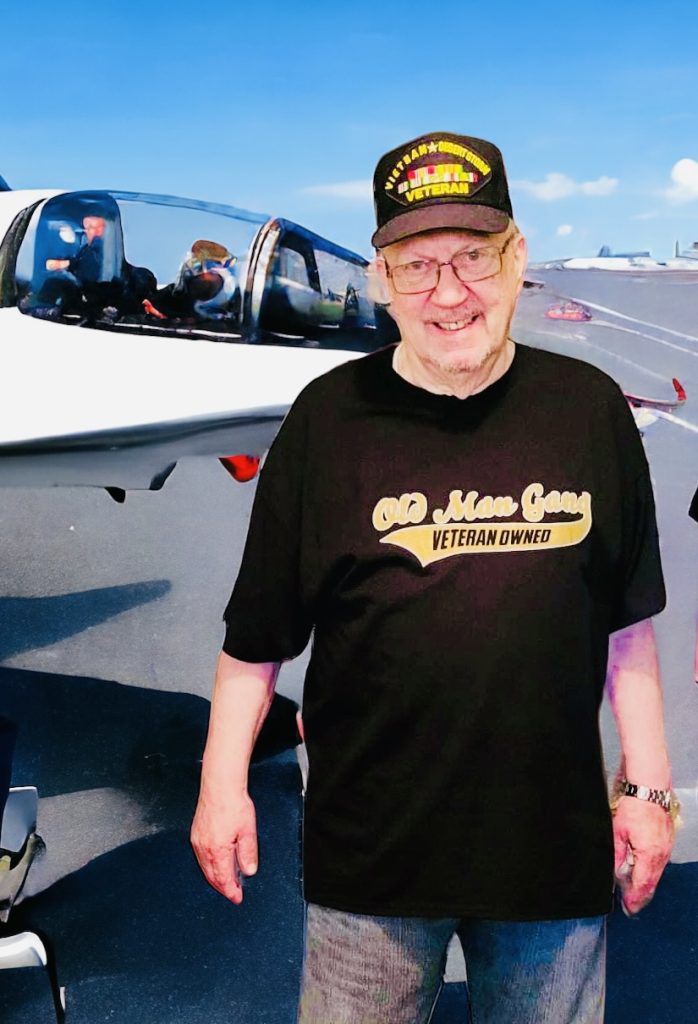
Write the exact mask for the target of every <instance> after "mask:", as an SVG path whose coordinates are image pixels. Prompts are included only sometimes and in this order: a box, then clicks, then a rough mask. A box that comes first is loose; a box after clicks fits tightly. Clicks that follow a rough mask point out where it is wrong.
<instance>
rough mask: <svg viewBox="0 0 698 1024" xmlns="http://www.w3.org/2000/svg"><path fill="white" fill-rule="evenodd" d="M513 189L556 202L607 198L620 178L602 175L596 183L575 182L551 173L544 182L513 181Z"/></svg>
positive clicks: (564, 176)
mask: <svg viewBox="0 0 698 1024" xmlns="http://www.w3.org/2000/svg"><path fill="white" fill-rule="evenodd" d="M511 184H512V188H516V189H519V190H520V191H521V192H527V193H528V194H529V195H531V196H533V197H534V199H542V200H544V201H545V202H554V201H555V200H556V199H567V197H568V196H576V195H585V196H607V195H610V194H611V192H614V191H615V190H616V188H617V186H618V178H609V177H608V176H607V175H605V174H604V175H602V176H601V177H600V178H597V179H596V181H574V179H573V178H570V177H569V176H568V175H567V174H560V173H558V172H557V171H551V172H550V173H549V174H546V176H545V179H544V180H543V181H513V182H512V183H511Z"/></svg>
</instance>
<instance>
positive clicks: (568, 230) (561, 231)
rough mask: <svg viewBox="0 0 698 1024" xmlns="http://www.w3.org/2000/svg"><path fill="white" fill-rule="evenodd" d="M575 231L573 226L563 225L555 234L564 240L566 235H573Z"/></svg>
mask: <svg viewBox="0 0 698 1024" xmlns="http://www.w3.org/2000/svg"><path fill="white" fill-rule="evenodd" d="M573 230H574V229H573V227H572V225H571V224H561V225H560V226H559V228H558V229H557V231H556V232H555V234H556V235H557V236H558V238H564V237H565V235H571V234H572V231H573Z"/></svg>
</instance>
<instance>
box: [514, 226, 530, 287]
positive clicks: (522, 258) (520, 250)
mask: <svg viewBox="0 0 698 1024" xmlns="http://www.w3.org/2000/svg"><path fill="white" fill-rule="evenodd" d="M514 261H515V264H514V265H515V267H516V279H517V294H518V293H519V292H520V291H521V289H522V288H523V283H524V277H525V276H526V267H527V266H528V242H527V241H526V239H525V238H524V236H523V235H519V237H518V238H517V239H516V241H515V242H514Z"/></svg>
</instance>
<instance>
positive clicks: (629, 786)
mask: <svg viewBox="0 0 698 1024" xmlns="http://www.w3.org/2000/svg"><path fill="white" fill-rule="evenodd" d="M618 795H619V796H634V797H637V799H638V800H647V801H648V803H651V804H659V806H660V807H661V808H662V809H663V810H665V811H666V812H667V814H670V813H671V803H672V796H673V794H672V792H671V790H670V789H651V788H650V786H639V785H638V784H637V783H635V782H628V780H627V779H621V780H620V782H619V785H618Z"/></svg>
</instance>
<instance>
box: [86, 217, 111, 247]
mask: <svg viewBox="0 0 698 1024" xmlns="http://www.w3.org/2000/svg"><path fill="white" fill-rule="evenodd" d="M82 226H83V228H84V229H85V238H86V239H87V244H88V245H91V244H92V242H93V240H94V239H95V238H101V237H102V235H103V234H104V229H105V227H106V226H107V222H106V221H105V219H104V217H83V218H82Z"/></svg>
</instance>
